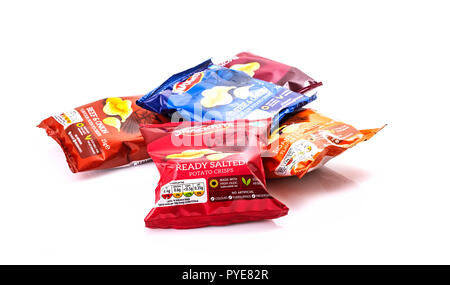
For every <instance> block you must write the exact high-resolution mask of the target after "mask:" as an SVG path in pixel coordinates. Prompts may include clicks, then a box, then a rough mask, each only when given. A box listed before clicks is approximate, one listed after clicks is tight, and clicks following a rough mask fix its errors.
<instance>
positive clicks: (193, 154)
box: [166, 148, 216, 159]
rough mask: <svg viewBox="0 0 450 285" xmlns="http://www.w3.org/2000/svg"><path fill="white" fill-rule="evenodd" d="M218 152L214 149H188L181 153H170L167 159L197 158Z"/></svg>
mask: <svg viewBox="0 0 450 285" xmlns="http://www.w3.org/2000/svg"><path fill="white" fill-rule="evenodd" d="M211 153H216V151H214V150H212V149H207V148H206V149H188V150H185V151H183V152H181V153H174V154H169V155H168V156H166V158H167V159H196V158H200V157H203V156H204V155H205V154H211Z"/></svg>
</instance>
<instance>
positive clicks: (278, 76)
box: [219, 52, 322, 93]
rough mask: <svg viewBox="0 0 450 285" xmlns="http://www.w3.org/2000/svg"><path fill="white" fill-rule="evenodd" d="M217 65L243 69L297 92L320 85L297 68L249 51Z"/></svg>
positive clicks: (256, 76) (253, 75) (309, 89)
mask: <svg viewBox="0 0 450 285" xmlns="http://www.w3.org/2000/svg"><path fill="white" fill-rule="evenodd" d="M219 65H221V66H225V67H228V68H230V69H235V70H240V71H243V72H245V73H247V74H248V75H249V76H251V77H253V78H256V79H260V80H264V81H268V82H272V83H275V84H277V85H280V86H283V87H285V88H287V89H290V90H292V91H294V92H299V93H305V92H308V91H311V90H313V89H315V88H317V87H319V86H321V85H322V82H319V81H316V80H314V79H313V78H312V77H310V76H309V75H307V74H306V73H304V72H303V71H301V70H300V69H298V68H295V67H293V66H289V65H286V64H283V63H280V62H277V61H274V60H271V59H268V58H264V57H262V56H258V55H255V54H252V53H250V52H241V53H238V54H237V55H235V56H233V57H232V58H230V59H228V60H225V61H223V62H221V63H219Z"/></svg>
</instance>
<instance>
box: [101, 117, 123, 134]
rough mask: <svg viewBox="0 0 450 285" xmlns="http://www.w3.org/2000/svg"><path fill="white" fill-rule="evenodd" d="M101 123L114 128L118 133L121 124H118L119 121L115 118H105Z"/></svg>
mask: <svg viewBox="0 0 450 285" xmlns="http://www.w3.org/2000/svg"><path fill="white" fill-rule="evenodd" d="M103 123H104V124H105V125H108V126H111V127H114V128H116V129H117V130H118V131H119V132H120V126H121V123H120V120H119V119H117V118H115V117H106V118H104V119H103Z"/></svg>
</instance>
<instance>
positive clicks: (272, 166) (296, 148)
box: [263, 109, 382, 178]
mask: <svg viewBox="0 0 450 285" xmlns="http://www.w3.org/2000/svg"><path fill="white" fill-rule="evenodd" d="M381 129H382V128H375V129H367V130H357V129H355V128H354V127H353V126H351V125H348V124H345V123H342V122H338V121H334V120H333V119H330V118H328V117H325V116H323V115H321V114H319V113H317V112H316V111H314V110H312V109H304V110H302V111H300V112H298V113H297V114H295V115H293V116H292V117H290V118H288V119H287V120H286V121H284V122H283V123H282V124H280V127H279V128H278V129H277V130H275V131H273V132H272V134H271V136H270V138H269V146H268V149H269V150H268V151H267V153H265V154H264V157H263V163H264V169H265V172H266V176H267V178H277V177H284V176H294V175H296V176H298V177H299V178H301V177H302V176H303V175H305V174H306V173H307V172H308V171H311V170H313V169H316V168H318V167H320V166H322V165H324V164H325V163H326V162H327V161H329V160H330V159H331V158H333V157H335V156H338V155H339V154H341V153H343V152H344V151H346V150H347V149H349V148H351V147H353V146H354V145H356V144H358V143H360V142H362V141H366V140H368V139H370V138H371V137H372V136H373V135H375V134H376V133H377V132H378V131H379V130H381Z"/></svg>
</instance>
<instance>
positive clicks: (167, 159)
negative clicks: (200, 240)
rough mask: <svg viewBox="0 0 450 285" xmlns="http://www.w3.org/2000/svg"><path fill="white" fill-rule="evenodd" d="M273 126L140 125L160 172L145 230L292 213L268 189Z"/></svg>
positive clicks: (242, 122) (264, 122)
mask: <svg viewBox="0 0 450 285" xmlns="http://www.w3.org/2000/svg"><path fill="white" fill-rule="evenodd" d="M269 125H270V120H259V121H249V120H239V121H230V122H214V121H210V122H203V123H197V122H182V123H166V124H157V125H145V126H142V127H141V132H142V135H143V136H144V137H145V138H147V137H149V141H150V143H149V144H148V146H147V150H148V152H149V154H150V156H151V158H152V159H153V161H154V162H155V164H156V166H157V168H158V170H159V172H160V180H159V182H158V185H157V188H156V190H155V204H156V205H155V207H154V208H153V209H152V210H151V211H150V213H149V214H148V215H147V217H146V218H145V225H146V226H147V227H149V228H176V229H187V228H197V227H204V226H218V225H226V224H232V223H240V222H248V221H256V220H262V219H275V218H278V217H281V216H284V215H286V214H287V213H288V208H287V207H286V206H285V205H284V204H283V203H281V202H279V201H278V200H277V199H275V198H273V197H272V196H271V195H270V194H269V193H268V192H267V188H266V181H265V176H264V170H263V165H262V161H261V156H260V154H261V149H262V148H263V147H264V145H265V143H264V141H266V140H267V128H268V126H269ZM155 137H158V138H157V139H155Z"/></svg>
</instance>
